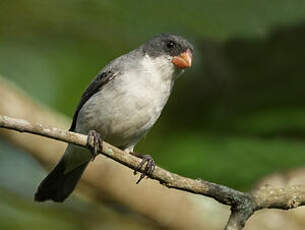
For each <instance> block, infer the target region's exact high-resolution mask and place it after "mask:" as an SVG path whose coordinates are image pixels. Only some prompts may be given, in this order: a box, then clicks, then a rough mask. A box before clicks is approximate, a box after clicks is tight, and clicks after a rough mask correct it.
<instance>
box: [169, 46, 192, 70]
mask: <svg viewBox="0 0 305 230" xmlns="http://www.w3.org/2000/svg"><path fill="white" fill-rule="evenodd" d="M192 58H193V57H192V52H191V50H190V49H187V50H186V51H185V52H184V53H181V54H180V55H179V56H175V57H173V60H172V63H173V64H174V65H176V66H177V67H179V68H181V69H185V68H188V67H191V66H192Z"/></svg>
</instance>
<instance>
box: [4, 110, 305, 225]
mask: <svg viewBox="0 0 305 230" xmlns="http://www.w3.org/2000/svg"><path fill="white" fill-rule="evenodd" d="M0 127H2V128H7V129H12V130H16V131H20V132H28V133H32V134H37V135H41V136H45V137H49V138H53V139H56V140H61V141H64V142H68V143H72V144H75V145H79V146H82V147H87V136H86V135H83V134H79V133H74V132H69V131H65V130H62V129H58V128H53V127H46V126H42V125H40V124H31V123H29V122H27V121H25V120H20V119H14V118H10V117H7V116H1V115H0ZM102 146H103V148H102V150H101V154H103V155H105V156H107V157H109V158H111V159H113V160H115V161H117V162H119V163H121V164H123V165H125V166H127V167H129V168H131V169H135V168H136V167H137V165H138V164H139V162H140V160H139V159H138V158H137V157H134V156H132V155H131V154H126V153H125V152H124V151H122V150H120V149H118V148H116V147H114V146H112V145H110V144H108V143H106V142H104V143H103V145H102ZM151 178H152V179H155V180H158V181H159V182H160V183H161V184H163V185H165V186H167V187H168V188H174V189H178V190H183V191H187V192H191V193H195V194H201V195H204V196H208V197H212V198H214V199H215V200H217V201H218V202H220V203H222V204H224V205H229V206H230V207H231V215H230V218H229V220H228V223H227V225H226V227H225V230H241V229H243V227H244V225H245V223H246V221H247V220H248V219H249V218H250V216H251V215H252V214H253V213H254V212H255V211H257V210H259V209H264V208H277V209H284V210H287V209H291V208H296V207H299V206H301V205H304V204H305V185H298V186H290V187H287V188H274V187H271V186H264V187H261V188H260V189H258V190H256V191H254V192H252V193H251V194H250V193H244V192H240V191H237V190H234V189H232V188H229V187H226V186H223V185H218V184H215V183H211V182H208V181H204V180H200V179H197V180H194V179H190V178H187V177H183V176H180V175H178V174H175V173H171V172H169V171H167V170H164V169H162V168H160V167H156V168H155V171H154V172H153V174H152V175H151Z"/></svg>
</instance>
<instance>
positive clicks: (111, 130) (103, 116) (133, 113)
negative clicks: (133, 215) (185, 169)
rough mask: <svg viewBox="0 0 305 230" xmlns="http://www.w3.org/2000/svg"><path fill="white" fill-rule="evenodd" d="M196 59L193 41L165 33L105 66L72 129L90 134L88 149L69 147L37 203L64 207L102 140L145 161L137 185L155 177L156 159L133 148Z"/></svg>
mask: <svg viewBox="0 0 305 230" xmlns="http://www.w3.org/2000/svg"><path fill="white" fill-rule="evenodd" d="M192 59H193V46H192V44H191V43H190V42H188V41H187V40H186V39H185V38H183V37H181V36H178V35H174V34H170V33H162V34H159V35H157V36H154V37H152V38H151V39H149V40H148V41H146V42H145V43H144V44H142V45H140V46H139V47H138V48H136V49H134V50H132V51H130V52H129V53H127V54H124V55H122V56H120V57H118V58H116V59H114V60H113V61H111V62H110V63H109V64H108V65H106V66H105V67H104V68H103V69H102V70H101V71H100V72H99V73H98V74H97V75H96V77H95V78H94V79H93V80H92V82H91V83H90V84H89V86H88V87H87V88H86V90H85V91H84V93H83V94H82V96H81V99H80V102H79V103H78V106H77V108H76V110H75V113H74V116H73V121H72V124H71V127H70V129H69V131H72V132H77V133H81V134H86V135H88V147H89V149H88V148H83V147H80V146H76V145H73V144H68V146H67V148H66V150H65V152H64V154H63V156H62V158H61V159H60V160H59V162H58V163H57V165H56V166H55V167H54V168H53V169H52V170H51V172H50V173H49V174H48V175H47V176H46V177H45V178H44V179H43V180H42V182H41V183H40V184H39V186H38V188H37V191H36V193H35V196H34V200H35V201H39V202H42V201H47V200H52V201H54V202H63V201H64V200H65V199H66V198H67V197H68V196H69V195H70V194H71V193H72V192H73V190H74V189H75V187H76V185H77V183H78V181H79V179H80V178H81V175H82V174H83V172H84V170H85V169H86V167H87V166H88V164H89V162H90V161H91V160H92V159H94V158H95V156H96V155H98V152H99V149H100V146H101V144H102V142H103V141H107V142H108V143H110V144H112V145H114V146H116V147H118V148H120V149H122V150H124V151H125V152H126V154H133V155H135V156H137V157H139V158H141V159H142V161H141V163H140V164H139V166H138V167H137V169H136V170H135V173H136V172H137V171H139V170H140V169H141V168H142V167H143V166H144V165H145V163H146V167H145V168H144V170H143V171H144V172H143V173H142V174H141V176H140V178H139V180H138V181H137V183H139V182H140V181H141V180H142V179H143V178H144V177H145V176H149V175H151V174H152V173H153V170H154V168H155V162H154V160H153V158H152V157H151V156H150V155H145V154H144V155H142V154H139V153H136V152H134V147H135V145H136V144H137V143H138V142H139V141H140V140H141V138H142V137H143V136H145V134H147V132H148V131H149V130H150V129H151V128H152V126H153V125H154V124H155V123H156V121H157V120H158V118H159V117H160V115H161V112H162V110H163V108H164V106H165V104H166V103H167V101H168V98H169V96H170V94H171V92H172V88H173V85H174V82H175V80H176V79H178V77H179V76H180V75H181V74H182V73H183V72H184V71H185V69H187V68H189V67H191V66H192Z"/></svg>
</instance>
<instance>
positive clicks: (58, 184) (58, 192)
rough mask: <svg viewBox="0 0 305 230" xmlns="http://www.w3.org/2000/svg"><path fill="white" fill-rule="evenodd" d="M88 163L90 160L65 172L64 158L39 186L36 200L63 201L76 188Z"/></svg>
mask: <svg viewBox="0 0 305 230" xmlns="http://www.w3.org/2000/svg"><path fill="white" fill-rule="evenodd" d="M87 165H88V162H85V163H83V164H81V165H80V166H78V167H76V168H75V169H72V170H71V171H69V172H65V169H66V167H65V161H64V158H62V159H61V160H60V161H59V163H58V164H57V165H56V166H55V168H54V169H53V170H52V171H51V172H50V173H49V175H48V176H47V177H46V178H45V179H44V180H43V181H42V182H41V183H40V185H39V186H38V189H37V191H36V193H35V201H46V200H53V201H55V202H63V201H64V200H65V199H66V198H67V197H68V196H69V195H70V194H71V193H72V191H73V190H74V188H75V186H76V184H77V182H78V181H79V179H80V177H81V175H82V174H83V172H84V170H85V168H86V167H87Z"/></svg>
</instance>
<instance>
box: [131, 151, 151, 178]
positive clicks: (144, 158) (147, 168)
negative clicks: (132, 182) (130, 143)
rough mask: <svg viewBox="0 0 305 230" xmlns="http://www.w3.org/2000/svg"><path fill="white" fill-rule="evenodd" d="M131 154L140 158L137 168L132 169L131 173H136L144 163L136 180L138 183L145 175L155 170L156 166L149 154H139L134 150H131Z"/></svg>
mask: <svg viewBox="0 0 305 230" xmlns="http://www.w3.org/2000/svg"><path fill="white" fill-rule="evenodd" d="M131 154H132V155H134V156H136V157H138V158H141V159H142V161H141V162H140V164H139V165H138V166H137V168H136V169H135V170H134V172H133V174H134V175H136V174H137V172H139V171H140V169H141V168H142V167H143V165H144V164H145V163H146V166H145V168H144V170H143V172H142V174H141V176H140V178H139V179H138V181H137V182H136V183H137V184H139V183H140V181H141V180H142V179H143V178H144V177H145V176H151V175H152V173H153V172H154V170H155V167H156V163H155V161H154V159H153V158H152V157H151V156H150V155H141V154H138V153H135V152H131Z"/></svg>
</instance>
